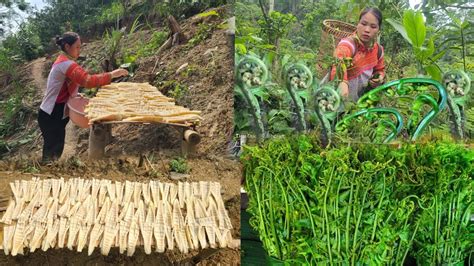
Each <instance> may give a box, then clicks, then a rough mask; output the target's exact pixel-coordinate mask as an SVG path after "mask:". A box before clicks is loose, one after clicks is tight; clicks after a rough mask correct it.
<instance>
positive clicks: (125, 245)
mask: <svg viewBox="0 0 474 266" xmlns="http://www.w3.org/2000/svg"><path fill="white" fill-rule="evenodd" d="M10 187H11V189H12V192H13V196H14V199H12V200H11V201H10V203H9V206H8V208H7V210H6V212H5V213H4V215H3V217H2V219H1V222H2V223H4V228H3V230H4V239H3V249H4V252H5V254H7V255H8V254H11V255H13V256H15V255H17V254H23V249H24V248H25V247H29V248H30V251H31V252H33V251H35V250H36V249H38V248H40V247H41V249H42V250H44V251H46V250H47V249H48V248H55V247H57V248H63V247H65V246H66V247H67V248H69V249H71V250H72V249H76V250H77V251H78V252H80V251H82V249H83V248H84V246H86V245H87V246H88V253H89V255H91V254H92V252H93V251H94V249H95V248H96V247H97V246H100V248H101V253H102V254H104V255H107V254H108V253H109V251H110V248H111V247H113V246H115V247H119V250H120V253H124V252H125V250H126V251H127V255H128V256H132V255H133V254H134V252H135V248H136V246H137V245H143V247H144V251H145V253H146V254H150V253H151V251H152V247H154V248H155V250H156V252H164V251H165V250H166V249H168V250H173V249H175V248H177V249H178V250H179V251H180V252H183V253H187V252H189V251H190V250H197V249H199V248H207V247H213V248H217V247H231V248H235V247H238V246H239V245H240V242H239V241H238V240H237V239H233V238H232V236H231V233H230V230H231V229H232V224H231V222H230V219H229V216H228V213H227V210H226V209H225V207H224V202H223V200H222V198H221V192H220V188H221V186H220V184H219V183H218V182H203V181H201V182H193V183H188V182H179V183H178V184H173V183H162V182H158V181H154V180H151V181H150V182H148V183H140V182H131V181H125V182H119V181H115V182H112V181H111V180H107V179H80V178H73V179H68V180H64V179H63V178H61V179H44V180H40V179H38V178H33V179H32V180H16V181H15V182H12V183H10Z"/></svg>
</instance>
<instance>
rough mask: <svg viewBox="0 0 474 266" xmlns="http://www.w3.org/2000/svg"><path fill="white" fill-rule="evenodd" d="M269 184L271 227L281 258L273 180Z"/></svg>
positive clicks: (278, 255) (278, 254) (280, 257)
mask: <svg viewBox="0 0 474 266" xmlns="http://www.w3.org/2000/svg"><path fill="white" fill-rule="evenodd" d="M274 177H275V178H277V177H276V176H274ZM268 183H269V185H270V189H269V194H270V195H269V200H268V204H269V206H268V210H269V212H270V228H271V231H272V234H273V239H274V240H275V241H274V242H275V248H276V252H277V258H279V259H282V256H281V249H280V239H279V238H278V236H277V233H276V230H275V216H274V211H275V210H274V208H273V204H272V202H273V196H272V188H273V182H268Z"/></svg>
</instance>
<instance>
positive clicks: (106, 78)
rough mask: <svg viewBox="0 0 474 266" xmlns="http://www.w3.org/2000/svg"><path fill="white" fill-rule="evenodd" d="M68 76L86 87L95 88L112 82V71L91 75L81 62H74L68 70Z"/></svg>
mask: <svg viewBox="0 0 474 266" xmlns="http://www.w3.org/2000/svg"><path fill="white" fill-rule="evenodd" d="M66 77H67V78H69V79H70V80H72V81H73V82H75V83H78V84H79V85H81V86H82V87H85V88H95V87H100V86H104V85H107V84H110V82H111V81H112V73H111V72H107V73H102V74H95V75H90V74H89V73H87V72H86V71H85V70H84V69H83V68H82V67H81V66H80V65H79V64H77V63H76V62H73V63H72V64H71V65H70V66H69V68H68V70H67V71H66Z"/></svg>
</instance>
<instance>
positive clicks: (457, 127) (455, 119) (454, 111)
mask: <svg viewBox="0 0 474 266" xmlns="http://www.w3.org/2000/svg"><path fill="white" fill-rule="evenodd" d="M448 107H449V111H450V112H451V115H450V118H451V122H452V123H453V126H454V131H455V132H454V134H456V135H457V137H458V138H460V139H463V138H464V132H463V130H462V117H461V112H460V110H459V106H458V105H457V104H456V103H455V102H454V100H453V98H452V97H451V96H449V95H448Z"/></svg>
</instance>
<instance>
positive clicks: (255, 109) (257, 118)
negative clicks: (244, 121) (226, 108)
mask: <svg viewBox="0 0 474 266" xmlns="http://www.w3.org/2000/svg"><path fill="white" fill-rule="evenodd" d="M239 88H240V89H241V91H242V94H243V95H244V98H245V101H246V102H247V104H248V105H249V106H250V110H251V113H252V116H253V119H254V122H255V126H256V129H257V131H256V134H257V140H258V141H260V140H261V139H262V137H263V134H264V132H265V129H264V127H263V122H262V118H261V113H260V105H259V104H258V100H257V99H256V98H255V96H254V95H253V94H252V93H251V92H250V89H249V88H248V87H247V86H246V85H245V84H242V86H239Z"/></svg>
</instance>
